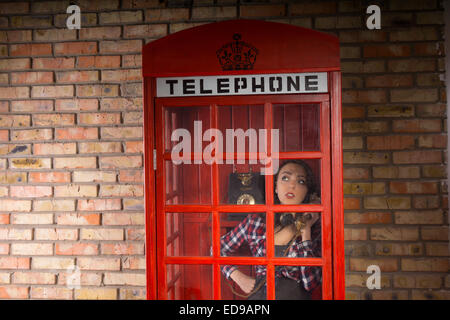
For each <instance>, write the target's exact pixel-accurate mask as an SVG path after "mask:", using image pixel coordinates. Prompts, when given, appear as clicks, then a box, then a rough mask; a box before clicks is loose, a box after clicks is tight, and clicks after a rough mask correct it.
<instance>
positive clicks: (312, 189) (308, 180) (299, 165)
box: [274, 159, 321, 205]
mask: <svg viewBox="0 0 450 320" xmlns="http://www.w3.org/2000/svg"><path fill="white" fill-rule="evenodd" d="M320 162H321V161H320V160H319V159H304V160H301V159H292V160H280V165H279V169H278V172H277V174H276V175H275V176H274V184H275V186H274V192H275V194H274V203H275V204H290V205H298V204H306V203H309V204H319V203H320V202H321V201H320V195H321V193H320V190H321V185H320V181H321V180H320V179H321V178H320V164H321V163H320Z"/></svg>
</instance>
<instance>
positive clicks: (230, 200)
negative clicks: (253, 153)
mask: <svg viewBox="0 0 450 320" xmlns="http://www.w3.org/2000/svg"><path fill="white" fill-rule="evenodd" d="M260 168H261V166H260V165H249V164H242V165H226V164H223V165H219V193H220V203H221V204H245V205H251V204H265V195H264V194H265V176H264V175H262V174H261V173H260Z"/></svg>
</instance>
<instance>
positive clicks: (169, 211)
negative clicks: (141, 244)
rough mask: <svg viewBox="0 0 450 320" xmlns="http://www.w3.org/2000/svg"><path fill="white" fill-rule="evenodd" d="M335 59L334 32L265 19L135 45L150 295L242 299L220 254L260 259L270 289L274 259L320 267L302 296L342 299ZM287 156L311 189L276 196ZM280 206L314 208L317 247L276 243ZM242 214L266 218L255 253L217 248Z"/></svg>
mask: <svg viewBox="0 0 450 320" xmlns="http://www.w3.org/2000/svg"><path fill="white" fill-rule="evenodd" d="M339 70H340V61H339V42H338V39H337V38H336V37H334V36H331V35H328V34H323V33H320V32H317V31H313V30H308V29H305V28H300V27H294V26H290V25H285V24H280V23H273V22H264V21H249V20H234V21H224V22H218V23H212V24H207V25H202V26H199V27H195V28H192V29H188V30H184V31H181V32H177V33H175V34H172V35H169V36H167V37H164V38H162V39H159V40H156V41H153V42H151V43H149V44H147V45H146V46H145V47H144V48H143V75H144V99H145V100H144V117H145V119H144V130H145V134H144V137H145V138H144V140H145V141H144V142H145V188H146V193H145V194H146V196H145V201H146V241H147V242H146V254H147V297H148V298H149V299H196V300H199V299H242V298H241V295H240V294H239V292H241V293H242V291H240V289H239V288H237V286H236V285H235V284H234V283H233V282H232V281H231V280H230V279H227V278H226V277H225V276H224V274H225V273H224V272H223V271H224V270H225V269H226V268H228V266H235V267H237V268H239V269H240V270H241V271H242V272H243V273H244V274H247V275H248V276H250V277H251V276H254V275H255V272H256V270H259V271H260V272H261V270H263V273H264V274H265V275H266V279H265V282H266V283H265V286H266V297H267V298H268V299H276V298H277V297H276V290H275V285H276V275H277V272H279V271H280V270H296V271H299V270H302V272H303V271H304V270H315V271H317V270H319V273H318V274H320V283H319V285H318V286H316V288H315V289H314V290H313V291H312V298H313V299H344V272H345V271H344V246H343V241H344V237H343V191H342V139H341V74H340V71H339ZM288 159H301V160H303V161H304V162H305V163H307V164H308V166H309V167H310V169H311V171H312V175H311V176H312V177H313V180H314V181H313V182H314V184H315V185H316V186H317V188H316V190H317V194H316V195H315V196H316V201H312V202H309V203H301V204H294V205H291V204H280V203H277V202H276V199H275V198H276V196H275V195H274V191H276V190H275V189H276V188H275V187H274V180H275V176H274V175H275V174H276V173H277V170H278V168H279V166H280V165H281V164H282V163H283V162H284V161H286V160H288ZM283 212H296V213H304V212H317V213H318V214H319V217H320V219H319V222H318V223H316V226H317V228H318V229H317V230H318V233H317V237H316V238H315V240H317V242H315V243H318V244H319V247H318V251H317V252H319V253H318V254H315V255H314V256H306V257H298V256H294V257H291V256H287V255H281V256H280V255H278V254H276V252H275V251H276V249H275V248H276V245H277V243H275V242H274V241H275V237H274V229H276V226H275V224H276V221H275V220H274V218H275V217H277V214H278V213H283ZM247 216H252V217H257V218H258V219H260V220H259V221H263V222H264V230H265V234H264V236H263V239H264V241H265V242H264V243H263V245H262V247H263V248H264V253H263V254H257V255H255V254H252V251H251V250H250V249H249V247H246V246H245V245H244V246H242V247H239V249H238V250H235V251H234V252H233V254H224V252H225V251H223V250H224V245H223V243H222V242H221V240H222V239H223V237H224V236H225V235H226V234H229V232H231V231H232V230H234V229H235V228H236V226H237V225H239V224H240V223H241V222H242V221H243V220H244V219H245V218H246V217H247ZM277 239H278V238H277ZM315 240H314V241H315ZM255 241H256V240H255ZM258 241H259V240H258ZM276 241H278V240H276ZM253 253H254V252H253ZM277 270H278V271H277ZM299 272H300V271H299Z"/></svg>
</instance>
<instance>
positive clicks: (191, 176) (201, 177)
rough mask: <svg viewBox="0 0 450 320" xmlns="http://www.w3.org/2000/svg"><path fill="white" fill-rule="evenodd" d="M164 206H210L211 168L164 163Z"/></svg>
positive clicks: (207, 166) (205, 165)
mask: <svg viewBox="0 0 450 320" xmlns="http://www.w3.org/2000/svg"><path fill="white" fill-rule="evenodd" d="M165 168H166V169H165V174H166V179H165V181H166V204H210V203H211V166H210V165H207V164H199V165H198V164H178V165H176V164H174V163H173V162H172V161H166V162H165Z"/></svg>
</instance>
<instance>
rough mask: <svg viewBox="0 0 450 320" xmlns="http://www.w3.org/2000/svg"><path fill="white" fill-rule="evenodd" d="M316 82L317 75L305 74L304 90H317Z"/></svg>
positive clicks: (317, 82) (317, 81)
mask: <svg viewBox="0 0 450 320" xmlns="http://www.w3.org/2000/svg"><path fill="white" fill-rule="evenodd" d="M318 84H319V80H318V76H305V91H317V90H319V87H318ZM313 86H314V87H313Z"/></svg>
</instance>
